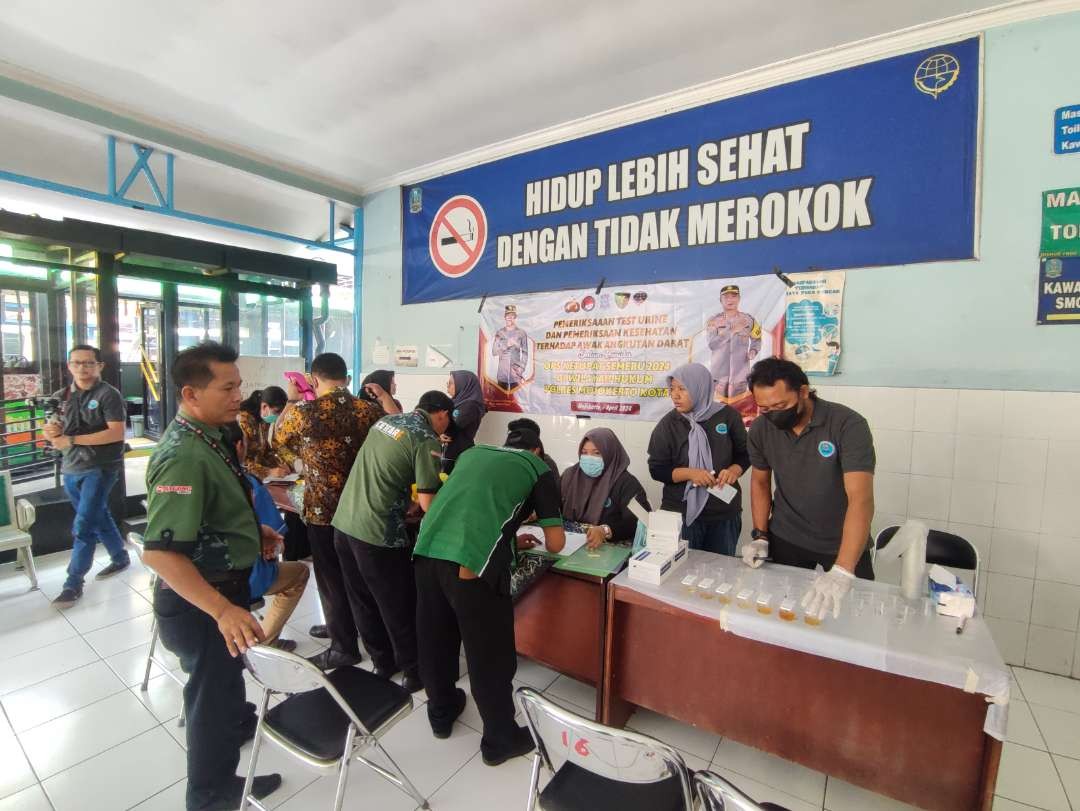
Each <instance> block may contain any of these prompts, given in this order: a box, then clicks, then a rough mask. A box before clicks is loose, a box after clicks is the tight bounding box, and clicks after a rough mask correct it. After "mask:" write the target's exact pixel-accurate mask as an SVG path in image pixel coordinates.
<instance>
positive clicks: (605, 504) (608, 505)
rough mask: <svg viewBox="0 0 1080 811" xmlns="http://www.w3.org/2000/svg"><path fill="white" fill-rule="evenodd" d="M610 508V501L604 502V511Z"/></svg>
mask: <svg viewBox="0 0 1080 811" xmlns="http://www.w3.org/2000/svg"><path fill="white" fill-rule="evenodd" d="M610 506H611V499H610V498H609V499H608V500H607V501H605V502H604V509H605V510H606V509H607V508H608V507H610Z"/></svg>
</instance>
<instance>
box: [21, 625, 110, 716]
mask: <svg viewBox="0 0 1080 811" xmlns="http://www.w3.org/2000/svg"><path fill="white" fill-rule="evenodd" d="M78 637H79V639H80V640H81V641H82V642H83V643H84V644H85V645H86V647H88V648H90V651H91V652H92V653H93V654H94V656H96V657H97V661H98V662H105V657H104V656H102V655H101V654H100V653H98V652H97V649H96V648H95V647H94V646H93V645H91V644H90V643H89V642H87V641H86V640H85V639H83V638H82V635H81V634H79V635H78ZM72 639H75V637H69V638H68V639H61V640H60V641H59V642H53V643H52V644H50V645H42V646H41V647H40V648H36V649H35V650H32V651H27V652H26V653H20V654H19V656H28V655H29V654H31V653H37V652H38V651H43V650H45V648H51V647H52V646H53V645H63V644H64V643H66V642H70V641H71V640H72ZM129 650H131V649H130V648H129ZM122 652H123V651H121V653H122ZM110 655H112V654H110ZM19 656H16V657H14V658H16V659H18V658H19ZM7 661H9V662H10V661H11V660H10V659H9V660H7ZM92 664H94V662H85V663H83V664H81V665H76V666H75V667H72V668H70V669H68V670H64V671H62V672H60V673H54V674H53V675H51V676H49V677H48V678H45V679H41V680H40V681H35V682H33V683H31V684H24V685H23V686H22V687H18V688H16V689H14V690H8V691H7V692H6V693H4V692H0V701H3V700H4V699H5V698H7V697H8V696H9V695H11V694H12V693H17V692H18V691H19V690H25V689H26V688H27V687H36V686H37V685H39V684H44V683H45V682H47V681H49V680H50V679H55V678H56V677H57V676H66V675H67V674H68V673H71V672H72V671H74V670H78V669H79V668H81V667H85V666H86V665H92ZM105 664H106V665H108V664H109V663H108V662H105ZM109 669H110V670H112V667H111V666H110V667H109ZM113 672H114V673H115V672H116V671H115V670H113ZM117 675H119V674H117Z"/></svg>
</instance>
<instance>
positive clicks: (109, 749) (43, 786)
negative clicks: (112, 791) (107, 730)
mask: <svg viewBox="0 0 1080 811" xmlns="http://www.w3.org/2000/svg"><path fill="white" fill-rule="evenodd" d="M151 716H153V714H152V713H151ZM154 721H155V722H157V718H154ZM160 726H164V724H161V723H155V724H154V726H151V727H148V728H146V729H144V730H143V731H142V732H140V733H139V734H137V735H132V736H131V737H130V738H125V739H124V740H122V741H120V742H118V743H115V744H113V745H112V746H110V747H108V748H107V749H102V750H101V751H100V752H95V753H94V754H93V755H90V757H85V758H83V759H82V760H80V761H78V762H77V763H72V764H71V765H70V766H65V767H64V768H63V769H61V770H60V771H58V772H56V773H55V774H50V775H49V776H48V777H46V778H45V779H44V780H42V781H41V787H42V789H44V788H45V781H46V780H52V779H53V778H54V777H59V776H60V775H62V774H63V773H64V772H68V771H71V770H72V769H74V768H75V767H76V766H81V765H83V764H84V763H88V762H90V761H91V760H93V759H94V758H96V757H101V756H102V755H104V754H106V753H107V752H111V751H113V750H114V749H117V748H119V747H121V746H123V745H124V744H125V743H131V742H132V741H133V740H135V739H136V738H141V737H142V736H143V735H148V734H150V733H151V732H153V731H154V730H155V729H157V728H158V727H160ZM165 734H166V735H168V734H169V733H168V732H167V731H166V732H165ZM169 738H170V740H172V742H173V743H176V739H175V738H173V737H172V736H171V735H170V736H169ZM176 745H177V746H179V745H180V744H178V743H177V744H176ZM181 751H182V749H181ZM185 756H186V752H185ZM31 768H33V766H32V765H31ZM46 793H47V792H46ZM148 799H150V798H149V797H144V798H143V800H142V801H145V800H148ZM142 801H141V802H142Z"/></svg>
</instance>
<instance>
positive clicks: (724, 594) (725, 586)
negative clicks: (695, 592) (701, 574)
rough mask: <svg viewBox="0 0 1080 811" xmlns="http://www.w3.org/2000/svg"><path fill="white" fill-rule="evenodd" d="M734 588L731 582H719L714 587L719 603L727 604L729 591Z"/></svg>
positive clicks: (729, 600)
mask: <svg viewBox="0 0 1080 811" xmlns="http://www.w3.org/2000/svg"><path fill="white" fill-rule="evenodd" d="M734 589H735V586H734V584H732V583H721V584H720V585H719V586H717V587H716V599H717V600H718V601H719V602H720V604H721V605H727V604H728V603H730V602H731V593H732V591H734Z"/></svg>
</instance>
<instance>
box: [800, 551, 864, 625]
mask: <svg viewBox="0 0 1080 811" xmlns="http://www.w3.org/2000/svg"><path fill="white" fill-rule="evenodd" d="M854 580H855V575H853V574H852V573H851V572H849V571H848V570H847V569H845V568H844V567H843V566H837V565H836V564H835V563H834V564H833V567H832V568H831V569H829V571H827V572H822V573H821V574H819V575H818V576H817V579H815V580H814V584H813V585H812V586H810V588H809V590H808V591H807V592H806V594H805V595H804V596H803V598H802V606H803V608H804V609H806V613H807V614H809V615H810V616H811V617H817V618H818V619H819V620H822V619H825V615H826V614H828V613H829V611H830V610H831V611H832V615H833V619H836V618H837V617H839V616H840V602H841V600H843V599H844V595H845V594H847V593H848V591H850V590H851V584H852V582H853V581H854Z"/></svg>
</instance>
